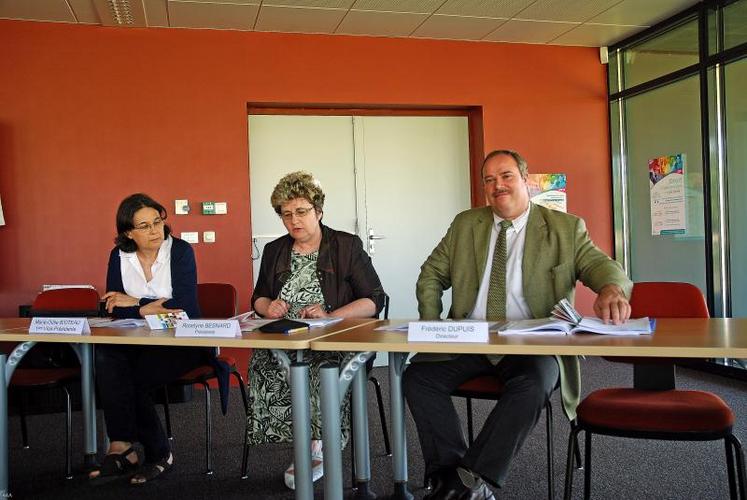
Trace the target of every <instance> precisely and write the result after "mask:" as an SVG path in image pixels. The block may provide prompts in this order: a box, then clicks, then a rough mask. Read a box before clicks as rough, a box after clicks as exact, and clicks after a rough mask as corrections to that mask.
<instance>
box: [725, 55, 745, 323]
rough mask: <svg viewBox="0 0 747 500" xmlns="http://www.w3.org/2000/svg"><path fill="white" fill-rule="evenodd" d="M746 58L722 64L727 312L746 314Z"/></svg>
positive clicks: (739, 315)
mask: <svg viewBox="0 0 747 500" xmlns="http://www.w3.org/2000/svg"><path fill="white" fill-rule="evenodd" d="M745 81H747V59H742V60H740V61H737V62H734V63H731V64H729V65H727V66H725V67H724V93H725V95H724V98H725V104H726V106H725V114H724V118H725V127H724V131H725V135H726V185H727V193H728V198H729V199H728V203H727V207H728V211H727V220H728V221H729V228H730V230H729V232H728V234H729V264H730V271H731V272H730V276H731V312H732V316H733V317H745V316H747V231H744V230H743V228H744V214H745V213H747V197H746V196H745V193H746V192H747V93H745V92H744V82H745Z"/></svg>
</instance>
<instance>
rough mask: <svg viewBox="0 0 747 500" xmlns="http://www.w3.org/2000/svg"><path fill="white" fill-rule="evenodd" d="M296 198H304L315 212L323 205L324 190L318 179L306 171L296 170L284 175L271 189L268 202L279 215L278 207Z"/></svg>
mask: <svg viewBox="0 0 747 500" xmlns="http://www.w3.org/2000/svg"><path fill="white" fill-rule="evenodd" d="M296 198H305V199H306V200H307V201H308V202H309V203H311V204H312V205H314V209H316V211H317V212H321V211H322V208H323V207H324V191H322V185H321V184H320V183H319V181H318V180H316V179H314V176H312V175H311V174H310V173H308V172H304V171H298V172H292V173H290V174H287V175H285V176H284V177H283V178H282V179H280V181H279V182H278V183H277V185H276V186H275V189H273V190H272V195H271V196H270V204H271V205H272V208H274V209H275V212H277V213H278V215H280V207H281V206H282V205H284V204H285V203H288V202H289V201H291V200H295V199H296Z"/></svg>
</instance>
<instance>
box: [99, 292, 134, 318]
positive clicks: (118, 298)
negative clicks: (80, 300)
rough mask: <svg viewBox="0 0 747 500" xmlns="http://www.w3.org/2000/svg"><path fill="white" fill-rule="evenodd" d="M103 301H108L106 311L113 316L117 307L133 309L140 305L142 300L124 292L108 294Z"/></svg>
mask: <svg viewBox="0 0 747 500" xmlns="http://www.w3.org/2000/svg"><path fill="white" fill-rule="evenodd" d="M101 298H102V299H104V300H106V311H107V312H108V313H109V314H111V313H112V311H113V310H114V308H115V307H131V306H136V305H139V304H140V300H138V299H136V298H135V297H130V296H129V295H127V294H126V293H122V292H106V293H105V294H104V296H103V297H101Z"/></svg>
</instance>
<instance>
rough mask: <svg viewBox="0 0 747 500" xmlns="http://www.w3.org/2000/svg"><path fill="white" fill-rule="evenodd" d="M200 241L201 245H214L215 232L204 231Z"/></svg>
mask: <svg viewBox="0 0 747 500" xmlns="http://www.w3.org/2000/svg"><path fill="white" fill-rule="evenodd" d="M202 241H203V243H215V231H204V232H203V233H202Z"/></svg>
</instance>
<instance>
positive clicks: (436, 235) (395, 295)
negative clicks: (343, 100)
mask: <svg viewBox="0 0 747 500" xmlns="http://www.w3.org/2000/svg"><path fill="white" fill-rule="evenodd" d="M355 132H356V134H355V136H356V144H357V146H358V147H356V167H358V168H359V170H362V171H363V172H364V173H365V182H364V186H365V197H364V196H359V205H358V206H359V212H358V220H359V223H360V227H361V228H366V231H365V232H366V234H365V235H361V237H364V236H368V237H369V240H368V245H369V246H368V251H369V254H370V255H371V258H372V259H373V262H374V266H375V267H376V271H377V272H378V273H379V277H380V278H381V281H382V283H383V285H384V290H386V292H387V293H388V294H389V297H390V304H391V305H390V309H389V317H390V318H391V319H407V318H409V319H415V318H417V317H418V304H417V300H416V298H415V282H416V281H417V278H418V274H419V273H420V266H421V265H422V264H423V262H424V261H425V259H426V258H427V257H428V255H430V253H431V251H432V250H433V248H434V247H435V246H436V244H437V243H438V242H439V241H440V240H441V238H442V237H443V235H444V234H445V233H446V229H447V228H448V227H449V224H450V223H451V220H452V219H453V218H454V216H455V215H456V214H457V213H459V212H461V211H462V210H466V209H467V208H469V207H470V185H469V137H468V128H467V118H466V117H453V116H449V117H440V116H439V117H431V116H428V117H424V116H417V117H378V116H375V117H372V116H368V117H361V118H359V119H357V120H356V128H355ZM359 138H360V140H359ZM362 203H365V207H361V204H362ZM372 233H373V235H374V238H382V239H370V237H371V234H372ZM450 304H451V290H449V291H447V293H446V294H444V309H445V310H448V307H449V305H450Z"/></svg>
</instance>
